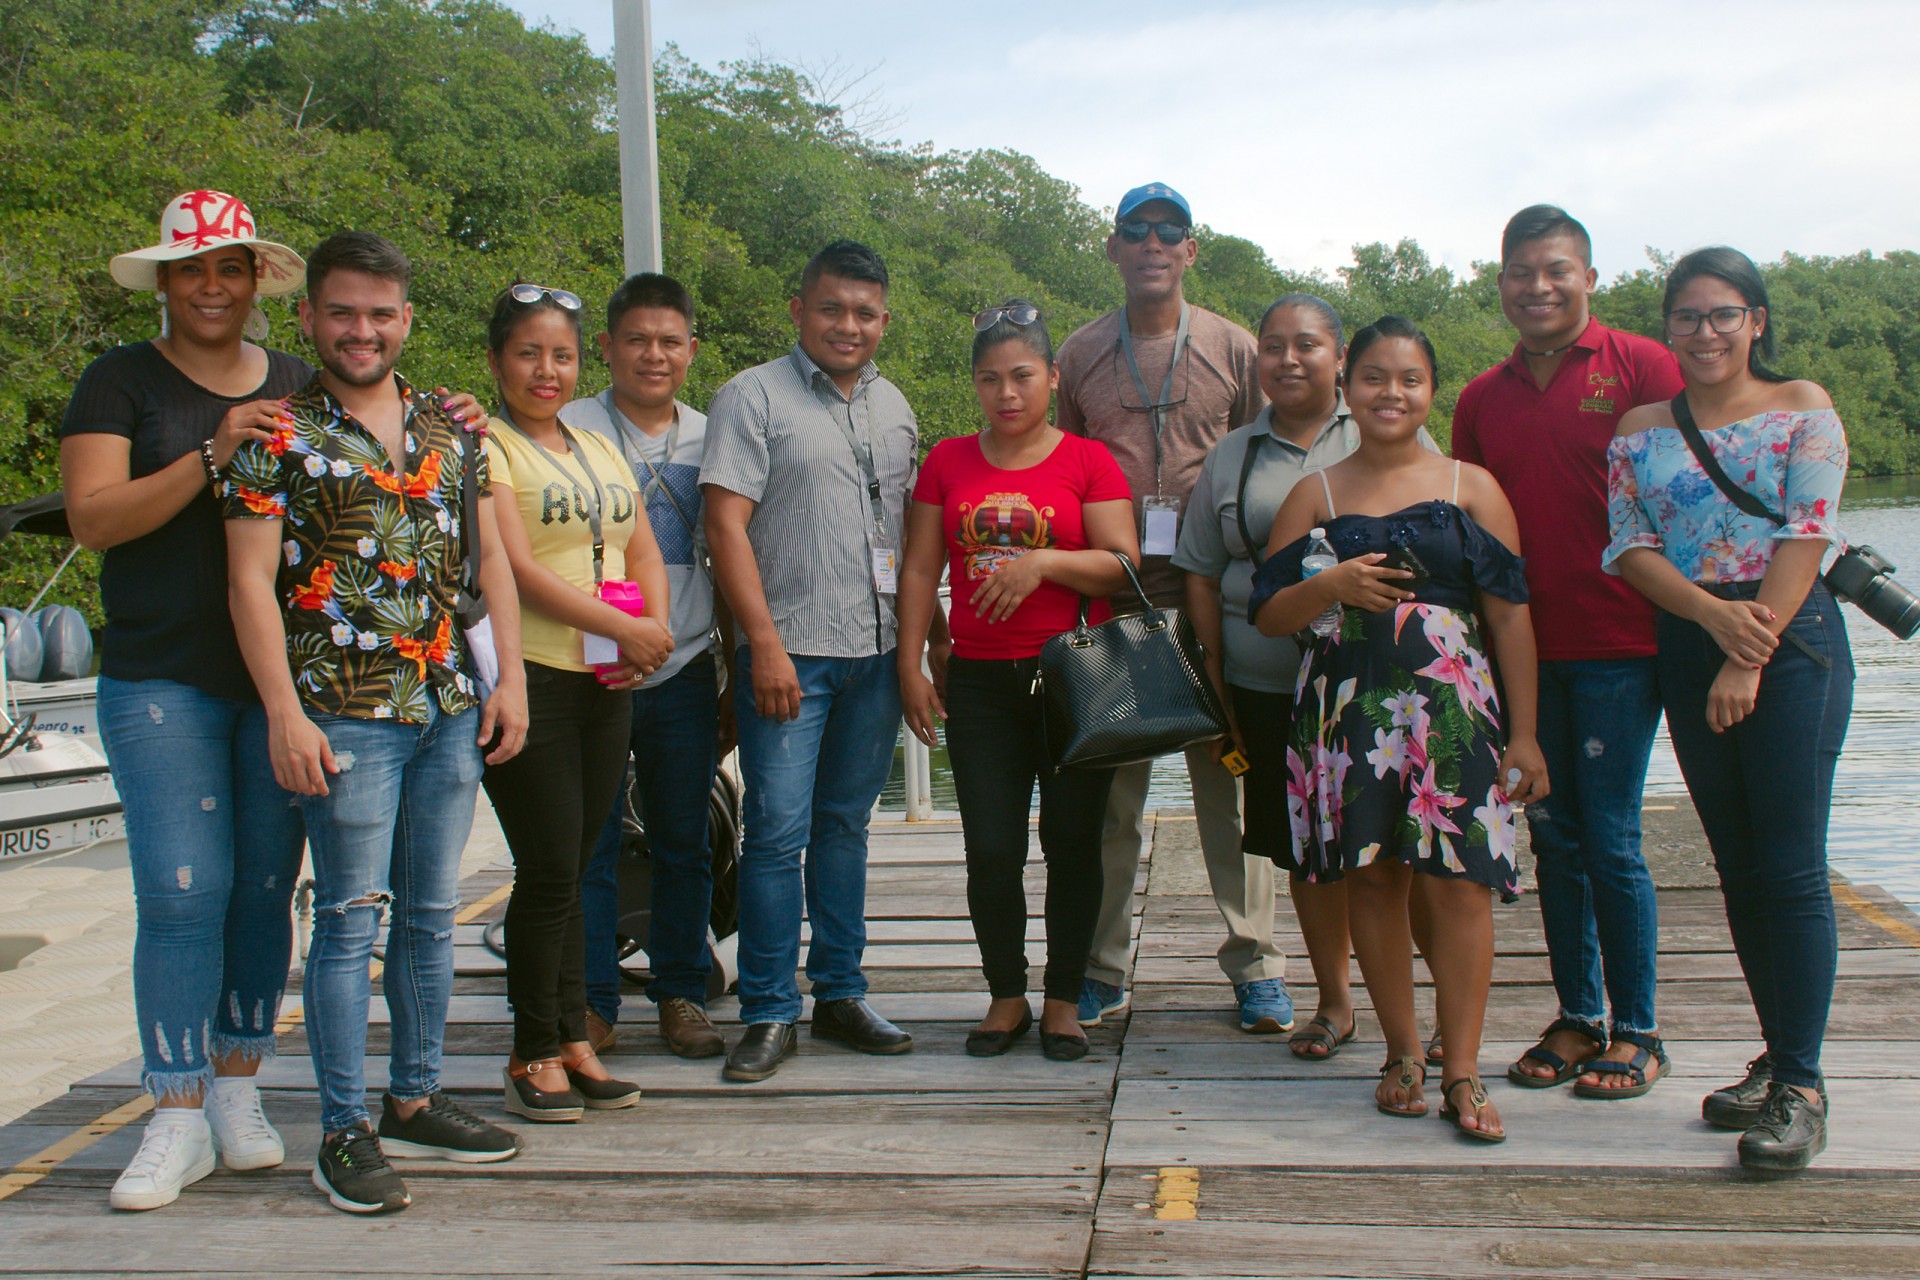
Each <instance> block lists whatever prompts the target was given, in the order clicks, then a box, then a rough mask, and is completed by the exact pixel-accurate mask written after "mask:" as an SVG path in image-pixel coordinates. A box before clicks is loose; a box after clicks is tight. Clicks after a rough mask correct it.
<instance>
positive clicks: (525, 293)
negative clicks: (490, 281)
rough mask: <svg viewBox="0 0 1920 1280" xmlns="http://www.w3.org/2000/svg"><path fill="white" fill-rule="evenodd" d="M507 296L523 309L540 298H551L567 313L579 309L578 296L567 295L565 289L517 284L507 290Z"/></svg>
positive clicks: (574, 294) (575, 294)
mask: <svg viewBox="0 0 1920 1280" xmlns="http://www.w3.org/2000/svg"><path fill="white" fill-rule="evenodd" d="M507 296H508V297H509V298H512V299H513V300H514V301H515V302H517V303H519V304H520V305H521V306H523V307H530V306H532V305H533V304H534V303H536V302H538V301H540V299H542V298H552V299H553V302H554V305H555V306H557V307H562V308H564V309H566V310H568V311H578V310H579V309H580V295H579V294H577V293H569V292H567V291H566V290H565V289H549V288H547V286H545V285H543V284H517V285H514V286H513V288H511V289H509V290H507Z"/></svg>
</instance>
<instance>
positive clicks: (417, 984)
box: [300, 702, 481, 1133]
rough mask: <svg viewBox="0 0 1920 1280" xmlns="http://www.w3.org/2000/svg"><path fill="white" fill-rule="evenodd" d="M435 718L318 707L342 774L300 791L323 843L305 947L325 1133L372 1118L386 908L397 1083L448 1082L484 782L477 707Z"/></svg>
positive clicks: (409, 1088)
mask: <svg viewBox="0 0 1920 1280" xmlns="http://www.w3.org/2000/svg"><path fill="white" fill-rule="evenodd" d="M429 708H430V710H429V712H428V717H429V718H428V720H427V723H425V724H402V723H400V722H398V721H394V720H359V719H354V718H351V717H348V716H327V715H316V716H314V717H313V722H314V723H315V724H316V725H318V726H319V727H320V730H321V732H323V733H325V734H326V735H327V743H328V745H329V746H330V747H332V749H333V757H334V760H335V762H336V763H337V764H338V765H339V766H340V772H338V773H336V774H333V775H332V776H331V777H329V778H328V779H327V791H328V794H326V795H324V796H302V797H300V807H301V809H302V811H303V812H304V813H305V814H306V819H307V840H308V842H309V843H310V844H311V845H312V847H313V879H314V892H313V942H312V945H311V946H309V948H308V950H307V976H306V985H305V987H304V990H303V998H304V1000H305V1003H306V1022H307V1046H308V1049H309V1050H310V1051H311V1053H312V1054H313V1074H314V1078H315V1080H316V1081H317V1082H318V1083H319V1086H320V1125H321V1130H322V1132H324V1133H337V1132H339V1131H340V1130H342V1129H348V1128H352V1127H353V1126H355V1125H357V1124H359V1123H360V1122H361V1121H363V1120H366V1119H368V1118H369V1117H368V1115H367V1084H366V1057H367V1016H368V1011H369V1007H370V1006H371V1004H372V1002H373V981H372V978H371V976H370V974H369V972H368V961H369V960H370V959H371V958H372V955H373V947H374V941H375V939H376V938H378V937H379V934H380V917H381V915H382V911H383V909H384V911H385V914H386V915H387V916H388V918H389V920H390V927H389V928H388V930H387V942H386V957H385V963H384V966H383V968H382V970H381V975H380V980H381V986H382V989H383V991H384V993H385V995H386V998H387V1012H388V1016H389V1018H390V1022H391V1026H390V1030H391V1032H392V1048H391V1051H390V1064H389V1068H388V1084H387V1092H388V1093H390V1094H392V1095H393V1097H394V1098H395V1099H397V1100H400V1101H406V1100H408V1099H412V1098H426V1097H430V1096H432V1095H433V1094H434V1093H436V1092H437V1091H438V1090H439V1088H440V1046H441V1041H442V1039H443V1038H444V1036H445V1034H446V1028H447V1007H448V1001H449V1000H450V999H451V998H452V995H453V917H454V912H455V910H456V909H457V908H458V907H459V905H460V854H461V851H462V850H463V849H465V847H466V843H467V833H468V832H469V831H470V830H471V829H472V827H473V806H474V799H475V797H476V794H477V793H478V791H479V789H480V770H481V762H480V748H479V746H478V745H477V744H476V743H475V742H474V735H475V734H476V733H478V732H479V727H480V713H479V712H478V711H473V710H469V711H463V712H461V713H460V714H459V715H457V716H450V715H446V714H443V713H442V712H441V711H439V709H438V708H436V707H433V706H432V703H431V702H429Z"/></svg>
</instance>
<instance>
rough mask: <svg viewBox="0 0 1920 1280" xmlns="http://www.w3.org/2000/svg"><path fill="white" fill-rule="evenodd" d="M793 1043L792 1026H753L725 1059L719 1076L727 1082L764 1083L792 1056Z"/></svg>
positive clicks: (780, 1023)
mask: <svg viewBox="0 0 1920 1280" xmlns="http://www.w3.org/2000/svg"><path fill="white" fill-rule="evenodd" d="M795 1043H796V1041H795V1037H794V1034H793V1024H792V1023H791V1022H756V1023H753V1024H751V1025H750V1026H748V1028H747V1029H746V1031H745V1032H744V1033H743V1034H742V1035H741V1037H740V1043H739V1044H737V1045H735V1046H733V1052H732V1053H730V1054H728V1055H727V1065H726V1066H725V1067H724V1068H722V1069H721V1072H720V1074H721V1075H723V1076H725V1077H726V1078H727V1079H729V1080H749V1081H750V1080H765V1079H766V1078H767V1077H768V1076H770V1075H772V1074H773V1073H774V1072H776V1071H778V1070H779V1069H780V1064H781V1063H782V1062H785V1061H786V1060H787V1059H788V1058H791V1057H792V1056H793V1051H794V1046H795Z"/></svg>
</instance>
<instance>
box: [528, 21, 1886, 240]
mask: <svg viewBox="0 0 1920 1280" xmlns="http://www.w3.org/2000/svg"><path fill="white" fill-rule="evenodd" d="M521 8H522V10H523V11H524V12H527V13H528V14H529V15H531V16H534V17H536V18H538V17H543V16H550V17H551V18H552V19H553V20H554V21H555V23H556V25H558V26H561V27H578V28H580V29H583V30H585V31H586V32H587V34H588V36H589V39H591V40H592V41H593V43H594V45H595V47H596V48H600V49H602V50H604V49H606V48H607V47H608V44H609V42H610V30H611V22H610V19H609V18H608V16H607V15H608V12H609V10H608V7H607V4H606V3H605V0H600V2H598V3H595V2H592V0H576V2H574V3H548V4H545V5H540V4H534V3H523V4H522V5H521ZM1917 31H1920V6H1915V5H1913V4H1911V3H1910V0H1858V2H1852V3H1826V4H1821V5H1817V6H1816V5H1809V4H1805V3H1800V2H1794V0H1747V2H1746V3H1742V4H1739V5H1733V6H1727V5H1719V6H1697V5H1674V4H1667V3H1648V2H1643V0H1634V2H1632V3H1605V4H1599V3H1583V4H1578V5H1574V4H1545V3H1538V2H1537V0H1425V2H1416V0H1373V2H1369V3H1340V2H1339V0H1321V2H1319V3H1296V2H1293V0H1287V2H1284V3H1251V2H1246V3H1229V2H1225V0H1221V2H1218V3H1215V4H1212V5H1208V6H1200V7H1195V8H1191V9H1186V10H1178V9H1175V8H1174V7H1173V6H1170V5H1167V4H1165V3H1153V4H1141V3H1131V2H1126V3H1123V2H1120V0H1110V2H1109V3H1099V2H1098V0H1066V2H1064V3H1056V4H1051V5H1045V6H1035V5H1031V4H1021V3H1012V2H1010V0H976V2H975V3H972V4H956V5H947V4H939V5H935V4H911V3H900V2H897V0H896V2H893V3H882V2H881V0H847V3H842V4H838V5H834V6H831V7H829V6H825V5H815V4H791V3H773V2H772V0H704V2H703V0H659V3H656V4H655V6H654V36H655V40H656V41H659V42H663V43H664V42H665V41H668V40H674V41H677V42H678V43H679V44H680V46H681V47H682V49H683V50H684V51H685V52H686V53H687V54H688V55H689V56H690V57H692V58H694V59H695V60H696V61H699V62H702V63H706V64H709V65H710V64H712V63H714V62H717V61H720V60H722V59H731V58H739V57H746V56H749V55H750V54H751V53H752V52H753V51H754V50H755V48H756V47H757V48H759V49H760V50H763V51H764V52H766V53H767V54H768V55H770V56H774V57H780V58H787V59H800V60H803V61H807V62H810V63H814V64H816V65H818V64H821V63H824V62H826V61H828V60H830V59H832V58H835V57H838V58H839V59H840V61H841V63H842V64H843V65H846V66H852V67H859V68H864V67H868V66H874V65H875V64H878V67H877V70H876V71H875V72H874V75H873V76H872V78H871V79H870V81H869V84H870V85H871V86H873V87H875V88H878V89H879V90H880V92H881V93H883V94H884V95H885V97H886V98H887V99H888V100H889V102H890V104H891V105H893V106H894V107H895V108H897V109H898V110H899V111H901V112H902V113H903V115H902V120H901V124H900V126H899V132H900V133H901V134H902V136H904V137H906V138H907V139H909V140H911V141H919V140H922V139H927V140H931V141H932V142H933V143H934V145H935V146H936V147H939V148H956V149H964V148H976V147H1012V148H1014V149H1017V150H1021V151H1025V152H1027V153H1029V154H1031V155H1032V156H1034V157H1035V158H1036V159H1037V160H1038V161H1039V162H1040V163H1041V164H1042V165H1043V166H1044V167H1046V168H1047V169H1048V170H1049V171H1051V172H1052V173H1054V174H1056V175H1058V176H1060V177H1062V178H1065V179H1066V180H1068V181H1070V182H1073V183H1075V184H1076V185H1078V186H1079V187H1080V188H1081V190H1082V191H1083V193H1084V194H1085V195H1086V197H1087V199H1088V200H1089V201H1090V202H1091V203H1094V204H1096V205H1111V204H1112V202H1113V201H1114V200H1115V199H1116V198H1117V197H1118V196H1119V194H1120V192H1121V191H1123V190H1125V189H1126V188H1127V187H1129V186H1132V185H1134V184H1135V183H1136V182H1141V181H1145V180H1147V179H1149V178H1158V179H1160V180H1163V181H1167V182H1170V183H1172V184H1173V185H1174V186H1176V187H1178V188H1179V189H1180V190H1181V191H1182V192H1183V193H1185V194H1186V195H1187V196H1188V198H1189V199H1191V200H1192V201H1193V204H1194V207H1195V212H1196V214H1197V216H1199V217H1200V218H1201V219H1202V220H1203V221H1205V222H1207V223H1208V224H1210V225H1211V226H1213V227H1214V228H1216V229H1217V230H1220V231H1226V232H1231V233H1233V234H1236V235H1241V236H1245V237H1247V238H1248V239H1251V240H1253V241H1255V242H1257V243H1259V244H1260V245H1261V246H1262V247H1264V248H1265V249H1266V250H1267V252H1268V253H1269V254H1270V255H1271V256H1272V257H1273V259H1274V261H1275V262H1276V263H1278V264H1280V265H1282V266H1285V267H1294V268H1304V267H1320V268H1328V269H1330V268H1333V267H1337V266H1339V265H1342V264H1343V263H1345V262H1346V261H1347V260H1348V248H1349V246H1350V245H1352V244H1353V243H1355V242H1364V241H1369V240H1389V241H1391V240H1396V239H1399V238H1401V237H1404V236H1412V237H1413V238H1415V239H1417V240H1419V241H1420V243H1421V245H1422V246H1423V247H1425V248H1426V249H1427V250H1428V252H1429V253H1431V254H1432V255H1433V256H1434V257H1435V258H1436V259H1439V260H1441V261H1445V262H1448V263H1450V264H1451V265H1454V266H1455V267H1456V268H1462V269H1464V268H1465V267H1467V266H1468V264H1469V263H1471V262H1472V261H1473V260H1475V259H1485V258H1490V257H1493V256H1494V255H1495V254H1496V253H1497V252H1498V242H1499V231H1500V227H1501V224H1502V223H1503V222H1504V221H1505V219H1506V217H1507V215H1508V214H1510V213H1511V212H1512V211H1513V210H1514V209H1516V208H1518V207H1519V206H1521V205H1523V204H1527V203H1530V202H1532V201H1535V200H1542V199H1546V200H1554V201H1558V202H1560V203H1563V204H1565V205H1566V206H1567V207H1568V208H1570V209H1571V210H1573V212H1574V213H1575V214H1576V215H1577V216H1579V217H1581V218H1582V219H1583V220H1585V221H1586V222H1587V223H1588V226H1589V227H1590V228H1591V229H1592V231H1593V232H1594V236H1595V240H1596V258H1597V259H1598V261H1597V263H1596V265H1598V266H1599V267H1600V268H1601V271H1602V274H1603V275H1611V274H1613V273H1614V272H1617V271H1620V270H1627V269H1632V268H1633V267H1636V266H1639V265H1641V264H1642V263H1643V261H1644V259H1643V257H1642V254H1641V249H1642V246H1644V245H1649V244H1651V245H1656V246H1659V247H1661V248H1664V249H1669V250H1684V249H1687V248H1690V247H1693V246H1695V245H1698V244H1703V243H1709V242H1719V241H1724V242H1727V243H1731V244H1734V245H1737V246H1739V247H1740V248H1743V249H1746V250H1747V251H1748V252H1750V253H1752V254H1754V255H1755V256H1756V257H1761V258H1768V257H1774V256H1777V255H1778V254H1780V253H1781V252H1784V251H1787V250H1793V251H1796V252H1801V253H1847V252H1853V251H1857V250H1859V249H1863V248H1871V249H1873V250H1875V251H1877V252H1884V251H1885V250H1887V249H1890V248H1901V247H1920V235H1917V234H1916V227H1915V225H1914V216H1913V214H1912V212H1911V211H1912V210H1914V209H1916V208H1920V77H1915V76H1914V75H1913V74H1912V72H1911V69H1910V67H1909V66H1908V65H1907V63H1908V58H1909V51H1910V49H1911V46H1912V37H1913V36H1914V35H1915V34H1916V32H1917Z"/></svg>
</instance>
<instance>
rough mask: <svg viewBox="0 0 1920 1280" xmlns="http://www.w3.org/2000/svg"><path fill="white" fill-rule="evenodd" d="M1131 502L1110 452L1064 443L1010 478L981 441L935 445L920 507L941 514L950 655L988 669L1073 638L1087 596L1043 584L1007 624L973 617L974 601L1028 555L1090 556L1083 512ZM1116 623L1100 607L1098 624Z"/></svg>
mask: <svg viewBox="0 0 1920 1280" xmlns="http://www.w3.org/2000/svg"><path fill="white" fill-rule="evenodd" d="M1130 498H1131V490H1129V489H1128V488H1127V480H1126V477H1125V476H1124V475H1122V474H1121V471H1120V466H1119V464H1118V463H1116V462H1115V461H1114V460H1113V455H1112V454H1111V453H1109V452H1108V451H1107V447H1106V446H1105V445H1103V444H1099V443H1096V442H1095V441H1091V440H1087V439H1085V438H1083V437H1080V436H1071V435H1063V436H1062V437H1061V438H1060V442H1059V443H1058V444H1057V445H1055V446H1054V450H1053V452H1052V453H1050V454H1048V455H1047V456H1046V458H1044V459H1043V460H1041V461H1040V462H1038V463H1036V464H1035V465H1033V466H1031V467H1022V468H1020V469H1018V470H1013V471H1008V470H1003V469H1002V468H1000V467H996V466H994V465H993V464H992V463H990V462H988V461H987V459H986V455H985V454H983V453H982V452H981V451H980V439H979V437H978V436H962V437H959V438H957V439H952V440H942V441H941V442H940V443H939V444H937V445H935V446H934V447H933V451H932V452H931V453H929V454H928V455H927V460H926V462H925V464H923V465H922V466H921V468H920V478H919V480H918V481H917V482H916V483H915V485H914V488H913V500H914V501H915V502H924V503H927V504H929V505H931V506H938V507H939V508H940V527H941V529H942V531H943V532H944V533H945V534H946V539H947V556H948V566H949V572H948V581H949V583H950V585H951V589H952V595H953V602H952V606H951V608H950V609H949V611H948V623H947V625H948V627H949V629H950V630H951V631H952V632H953V651H954V652H955V653H957V654H959V655H960V656H961V657H963V658H975V659H984V660H988V661H1005V660H1007V659H1011V658H1031V657H1035V656H1036V655H1038V654H1039V652H1040V647H1041V646H1042V645H1044V644H1045V643H1046V642H1047V641H1048V640H1049V639H1051V638H1052V637H1054V636H1056V635H1059V634H1060V633H1061V632H1062V631H1070V630H1072V629H1073V625H1074V623H1075V621H1076V620H1077V619H1078V618H1079V614H1080V596H1079V593H1078V592H1075V591H1071V590H1069V589H1068V588H1066V587H1063V586H1061V585H1060V584H1059V583H1057V582H1043V583H1041V584H1040V586H1039V587H1038V588H1036V589H1035V590H1034V592H1033V594H1032V595H1030V596H1028V597H1027V598H1026V599H1025V600H1023V601H1022V602H1021V603H1020V607H1019V608H1018V609H1016V610H1014V612H1013V616H1012V617H1010V618H1008V619H1006V620H1005V621H1004V622H991V623H990V622H988V621H986V620H985V619H983V618H979V617H976V616H975V615H974V611H973V598H974V595H975V594H976V593H977V592H978V591H979V590H980V588H981V587H982V586H983V585H985V583H986V582H987V580H988V579H989V578H991V577H992V576H993V574H994V573H995V572H996V571H997V570H998V569H1000V568H1001V567H1002V566H1003V565H1005V564H1007V563H1008V562H1009V561H1011V560H1014V559H1016V558H1017V557H1019V556H1022V555H1024V554H1026V553H1027V552H1029V551H1036V550H1039V549H1041V548H1046V547H1052V548H1055V549H1058V550H1061V551H1083V550H1085V549H1086V547H1087V545H1088V543H1087V531H1086V521H1085V518H1084V513H1083V511H1082V507H1083V506H1084V505H1085V504H1086V503H1089V502H1121V501H1129V500H1130ZM1110 614H1111V610H1110V609H1109V608H1108V606H1107V603H1106V601H1104V600H1097V601H1095V602H1094V605H1093V613H1092V616H1093V618H1094V620H1095V621H1101V620H1104V619H1105V618H1106V617H1108V616H1110Z"/></svg>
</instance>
